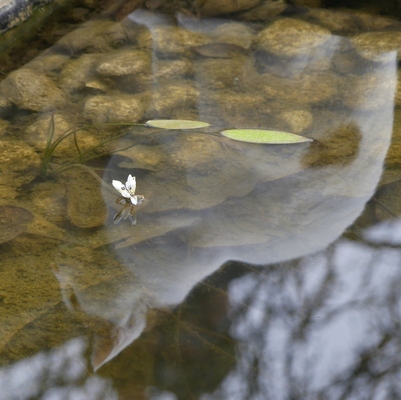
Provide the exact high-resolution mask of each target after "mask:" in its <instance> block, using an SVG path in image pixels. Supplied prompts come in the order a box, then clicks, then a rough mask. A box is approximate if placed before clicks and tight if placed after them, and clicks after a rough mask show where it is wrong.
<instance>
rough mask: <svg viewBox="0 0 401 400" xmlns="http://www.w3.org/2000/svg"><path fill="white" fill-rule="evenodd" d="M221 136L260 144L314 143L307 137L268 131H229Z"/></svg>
mask: <svg viewBox="0 0 401 400" xmlns="http://www.w3.org/2000/svg"><path fill="white" fill-rule="evenodd" d="M221 134H222V135H223V136H225V137H227V138H229V139H233V140H238V141H241V142H248V143H259V144H291V143H303V142H312V141H313V140H312V139H310V138H307V137H305V136H301V135H296V134H294V133H288V132H280V131H273V130H266V129H228V130H224V131H221Z"/></svg>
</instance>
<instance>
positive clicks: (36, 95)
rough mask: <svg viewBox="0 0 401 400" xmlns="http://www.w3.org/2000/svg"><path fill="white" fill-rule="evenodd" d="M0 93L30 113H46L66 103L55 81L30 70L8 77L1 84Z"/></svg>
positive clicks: (24, 69)
mask: <svg viewBox="0 0 401 400" xmlns="http://www.w3.org/2000/svg"><path fill="white" fill-rule="evenodd" d="M0 92H1V93H2V94H3V95H4V96H6V97H7V98H8V100H9V101H11V102H12V103H14V104H15V105H16V106H17V107H19V108H22V109H24V110H30V111H45V110H48V109H51V108H55V107H57V106H60V105H62V104H63V103H64V102H65V98H64V94H63V92H62V91H61V90H60V89H59V88H58V87H57V86H56V84H55V83H54V82H53V80H51V79H50V78H48V77H47V76H46V75H44V74H42V73H40V72H37V71H34V70H33V69H29V68H22V69H19V70H17V71H14V72H12V73H11V74H10V75H8V76H7V78H6V79H4V80H3V81H2V82H1V83H0Z"/></svg>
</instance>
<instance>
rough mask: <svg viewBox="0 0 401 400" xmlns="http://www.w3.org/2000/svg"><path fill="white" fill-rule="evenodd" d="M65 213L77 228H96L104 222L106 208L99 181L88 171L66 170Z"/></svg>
mask: <svg viewBox="0 0 401 400" xmlns="http://www.w3.org/2000/svg"><path fill="white" fill-rule="evenodd" d="M68 176H69V180H68V184H67V188H68V206H67V215H68V219H69V220H70V222H71V223H72V224H73V225H75V226H78V227H79V228H96V227H98V226H101V225H103V224H104V223H105V221H106V219H107V208H106V205H105V203H104V199H103V196H102V193H101V185H100V183H99V182H98V181H97V180H95V179H94V177H93V176H91V175H90V174H89V173H88V172H85V171H82V170H81V171H80V170H74V171H69V172H68Z"/></svg>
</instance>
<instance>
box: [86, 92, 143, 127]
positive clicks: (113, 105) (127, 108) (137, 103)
mask: <svg viewBox="0 0 401 400" xmlns="http://www.w3.org/2000/svg"><path fill="white" fill-rule="evenodd" d="M83 112H84V116H85V118H87V119H89V120H90V121H91V122H93V123H95V124H102V123H106V122H138V121H139V120H140V119H141V118H142V117H143V113H144V110H143V106H142V102H141V99H140V98H139V97H137V96H131V95H126V94H125V95H124V94H120V95H117V94H116V95H98V96H93V97H89V98H88V99H87V100H86V101H85V105H84V110H83Z"/></svg>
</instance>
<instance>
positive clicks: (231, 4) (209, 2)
mask: <svg viewBox="0 0 401 400" xmlns="http://www.w3.org/2000/svg"><path fill="white" fill-rule="evenodd" d="M260 2H261V0H220V1H214V0H202V1H199V2H198V3H200V12H201V13H202V15H205V16H209V17H211V16H216V15H222V14H230V13H234V12H238V11H244V10H248V9H250V8H252V7H255V6H256V5H257V4H258V3H260Z"/></svg>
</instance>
